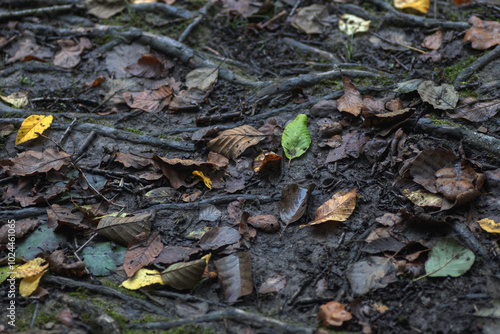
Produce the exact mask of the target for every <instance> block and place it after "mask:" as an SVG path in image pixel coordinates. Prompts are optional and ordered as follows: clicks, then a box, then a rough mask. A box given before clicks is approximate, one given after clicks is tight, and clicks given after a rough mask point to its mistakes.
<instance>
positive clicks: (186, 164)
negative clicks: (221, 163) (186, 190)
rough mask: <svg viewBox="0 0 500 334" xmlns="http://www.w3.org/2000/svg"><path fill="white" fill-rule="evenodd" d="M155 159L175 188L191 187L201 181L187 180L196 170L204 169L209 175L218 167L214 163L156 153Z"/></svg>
mask: <svg viewBox="0 0 500 334" xmlns="http://www.w3.org/2000/svg"><path fill="white" fill-rule="evenodd" d="M153 161H154V162H155V163H156V166H158V167H159V168H161V170H162V172H163V175H165V176H166V177H167V179H168V180H169V181H170V185H171V186H172V187H173V188H174V189H179V188H180V187H181V186H184V187H190V186H192V185H194V184H196V183H197V182H199V180H198V179H196V180H195V181H194V182H193V183H192V184H188V183H187V182H186V181H185V180H186V179H187V178H188V177H192V175H193V174H192V173H193V171H195V170H198V171H203V172H204V173H206V174H207V175H208V174H210V173H212V172H213V171H215V170H217V169H218V166H217V165H215V164H213V163H209V162H205V161H195V160H190V159H178V158H173V159H167V158H164V157H159V156H156V155H155V156H154V157H153Z"/></svg>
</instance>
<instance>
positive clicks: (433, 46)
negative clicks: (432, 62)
mask: <svg viewBox="0 0 500 334" xmlns="http://www.w3.org/2000/svg"><path fill="white" fill-rule="evenodd" d="M441 44H443V32H442V31H441V29H438V30H437V31H436V32H435V33H433V34H432V35H429V36H427V37H425V38H424V41H423V42H422V46H423V47H424V48H427V49H430V50H438V49H439V48H440V47H441Z"/></svg>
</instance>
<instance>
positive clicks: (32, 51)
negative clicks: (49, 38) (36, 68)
mask: <svg viewBox="0 0 500 334" xmlns="http://www.w3.org/2000/svg"><path fill="white" fill-rule="evenodd" d="M9 53H10V55H11V56H12V57H10V58H9V59H7V61H6V62H5V63H6V64H10V63H13V62H15V61H17V60H24V59H27V58H28V59H29V58H31V57H33V58H38V59H50V58H52V56H53V55H54V53H53V52H52V50H51V49H50V48H48V47H45V46H40V45H38V44H37V43H36V38H35V34H34V33H32V32H31V31H29V30H25V31H23V36H22V37H21V38H20V39H19V40H18V41H17V42H16V43H15V44H14V45H13V46H12V48H11V49H10V52H9Z"/></svg>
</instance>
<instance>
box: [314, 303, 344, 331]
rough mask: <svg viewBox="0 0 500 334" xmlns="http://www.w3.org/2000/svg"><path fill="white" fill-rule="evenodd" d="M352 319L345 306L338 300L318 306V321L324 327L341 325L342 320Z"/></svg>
mask: <svg viewBox="0 0 500 334" xmlns="http://www.w3.org/2000/svg"><path fill="white" fill-rule="evenodd" d="M351 319H352V315H351V313H349V312H347V311H346V310H345V306H344V305H342V304H340V303H339V302H335V301H333V302H329V303H326V304H324V305H321V306H320V307H319V312H318V321H320V322H321V325H322V326H324V327H328V326H337V327H338V326H342V323H343V322H344V321H349V320H351Z"/></svg>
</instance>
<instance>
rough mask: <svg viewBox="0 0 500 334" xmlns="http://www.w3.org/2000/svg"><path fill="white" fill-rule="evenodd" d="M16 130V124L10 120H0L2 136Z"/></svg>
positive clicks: (0, 133) (0, 135)
mask: <svg viewBox="0 0 500 334" xmlns="http://www.w3.org/2000/svg"><path fill="white" fill-rule="evenodd" d="M12 132H14V124H10V123H9V122H0V137H7V136H8V135H10V134H11V133H12Z"/></svg>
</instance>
